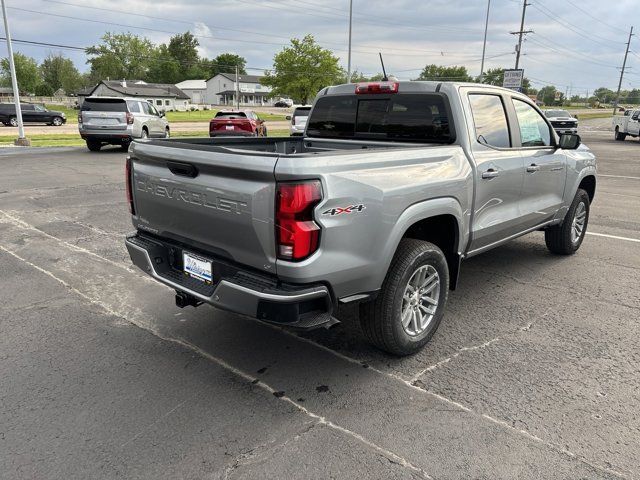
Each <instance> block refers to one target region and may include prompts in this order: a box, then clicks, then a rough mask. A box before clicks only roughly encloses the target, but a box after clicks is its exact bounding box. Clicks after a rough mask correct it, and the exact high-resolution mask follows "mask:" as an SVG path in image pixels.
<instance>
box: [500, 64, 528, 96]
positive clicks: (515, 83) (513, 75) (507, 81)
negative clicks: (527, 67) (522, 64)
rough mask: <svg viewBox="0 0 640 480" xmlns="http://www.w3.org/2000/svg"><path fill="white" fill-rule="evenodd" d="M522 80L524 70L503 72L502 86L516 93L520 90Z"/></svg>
mask: <svg viewBox="0 0 640 480" xmlns="http://www.w3.org/2000/svg"><path fill="white" fill-rule="evenodd" d="M523 78H524V70H522V69H518V70H505V71H504V80H503V81H502V86H503V87H505V88H511V89H512V90H517V91H518V92H519V91H521V90H522V79H523Z"/></svg>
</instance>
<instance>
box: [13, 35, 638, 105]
mask: <svg viewBox="0 0 640 480" xmlns="http://www.w3.org/2000/svg"><path fill="white" fill-rule="evenodd" d="M199 46H200V45H199V42H198V39H197V38H196V37H195V36H194V35H193V34H192V33H190V32H185V33H182V34H177V35H174V36H172V37H171V38H170V39H169V42H168V43H161V44H154V43H153V42H151V41H150V40H149V39H148V38H146V37H142V36H138V35H134V34H132V33H110V32H107V33H105V34H104V35H103V37H102V41H101V42H100V43H99V44H98V45H93V46H91V47H89V48H87V49H86V54H87V64H88V65H89V71H88V72H87V73H85V74H81V73H80V72H79V71H78V70H77V69H76V67H75V65H74V64H73V62H72V61H71V60H70V59H69V58H66V57H65V56H64V55H63V54H62V53H50V54H49V55H48V56H47V58H46V59H45V60H44V61H43V62H42V63H41V64H38V63H37V62H36V60H34V59H33V58H30V57H27V56H25V55H23V54H21V53H16V54H15V63H16V73H17V77H18V83H19V85H20V90H21V93H30V94H37V95H42V96H50V95H52V94H53V93H54V92H55V91H57V90H58V89H62V90H64V91H65V92H66V93H74V92H76V91H77V90H78V89H80V88H82V87H87V86H93V85H96V84H97V83H98V82H100V81H101V80H106V79H111V80H120V79H131V80H134V79H135V80H144V81H146V82H149V83H169V84H175V83H179V82H181V81H183V80H189V79H201V78H204V79H207V78H210V77H213V76H215V75H217V74H218V73H221V72H227V73H234V72H235V69H236V67H238V71H239V72H240V73H241V74H245V75H246V73H247V72H246V64H247V62H246V60H245V59H244V58H243V57H242V56H240V55H237V54H234V53H221V54H219V55H218V56H216V57H214V58H204V57H202V56H200V54H199V52H198V47H199ZM339 62H340V59H339V58H338V57H337V56H335V55H334V54H333V52H332V51H331V50H328V49H325V48H322V47H321V46H320V45H318V44H317V43H316V41H315V39H314V37H313V36H312V35H307V36H305V37H304V38H302V39H298V38H292V39H291V42H290V44H289V45H288V46H285V47H284V48H283V49H282V50H281V51H279V52H278V53H276V54H275V56H274V58H273V68H271V69H269V70H267V71H265V72H264V75H265V76H264V78H263V79H262V83H263V84H264V85H267V86H270V87H271V89H272V91H273V95H274V96H282V97H291V98H292V99H294V100H295V101H296V102H300V103H309V102H310V101H311V100H312V99H313V98H314V96H315V95H316V93H317V92H318V91H320V90H321V89H322V88H323V87H326V86H328V85H335V84H338V83H344V82H346V81H348V80H347V72H345V70H344V69H343V68H342V67H340V64H339ZM382 78H383V75H382V73H377V74H375V75H373V76H366V75H364V74H363V73H361V72H358V71H354V72H352V74H351V81H352V82H364V81H376V80H382ZM503 78H504V69H503V68H493V69H489V70H487V71H486V72H485V73H484V74H483V75H481V76H478V77H474V76H472V75H470V74H469V72H468V70H467V68H466V67H464V66H457V65H454V66H440V65H436V64H430V65H426V66H425V67H424V69H423V70H422V71H421V72H420V74H419V76H418V77H417V78H416V79H415V80H440V81H457V82H475V83H484V84H488V85H497V86H501V85H502V82H503ZM0 84H1V85H2V86H10V85H11V81H10V75H9V62H8V61H7V59H6V58H5V59H2V60H1V61H0ZM522 87H523V92H524V93H526V94H529V95H537V98H538V100H539V101H541V102H543V103H544V104H545V105H562V104H564V103H566V102H568V101H569V102H575V103H578V102H580V103H589V104H592V105H596V104H601V103H605V104H608V103H612V102H613V101H614V100H615V92H613V91H611V90H609V89H607V88H604V87H601V88H598V89H596V90H595V91H594V92H593V94H592V95H590V96H589V98H586V96H585V97H580V96H577V95H574V96H572V97H571V98H570V99H565V98H564V94H563V93H562V92H560V91H558V89H557V88H556V87H555V86H553V85H547V86H545V87H542V88H541V89H539V90H537V89H535V88H533V87H532V86H531V82H530V80H529V79H528V78H524V80H523V85H522ZM620 103H622V104H640V90H639V89H633V90H628V91H627V90H625V91H622V92H621V100H620Z"/></svg>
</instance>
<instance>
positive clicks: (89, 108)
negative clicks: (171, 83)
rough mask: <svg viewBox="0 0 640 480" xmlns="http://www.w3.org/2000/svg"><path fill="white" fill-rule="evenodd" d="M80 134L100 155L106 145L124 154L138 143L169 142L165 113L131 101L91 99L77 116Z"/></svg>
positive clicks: (84, 104)
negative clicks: (121, 150)
mask: <svg viewBox="0 0 640 480" xmlns="http://www.w3.org/2000/svg"><path fill="white" fill-rule="evenodd" d="M78 130H79V131H80V136H81V137H82V138H83V139H84V140H85V141H86V142H87V148H88V149H89V150H91V151H92V152H97V151H98V150H100V149H101V148H102V146H103V145H120V146H121V147H122V148H123V149H124V150H127V149H128V148H129V144H130V143H131V142H132V141H133V140H135V139H145V138H149V137H153V138H169V134H170V129H169V122H168V121H167V119H166V118H164V112H158V110H156V107H154V106H153V105H151V104H150V103H149V102H147V101H146V100H140V99H138V98H129V97H124V98H123V97H88V98H86V99H85V101H84V102H83V103H82V107H81V108H80V113H79V114H78Z"/></svg>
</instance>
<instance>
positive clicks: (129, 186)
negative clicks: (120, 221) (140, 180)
mask: <svg viewBox="0 0 640 480" xmlns="http://www.w3.org/2000/svg"><path fill="white" fill-rule="evenodd" d="M124 172H125V173H124V174H125V185H126V186H125V190H126V192H127V204H128V205H129V213H130V214H131V215H135V214H136V210H135V208H134V207H133V192H132V190H133V177H132V176H131V157H127V160H126V163H125V167H124Z"/></svg>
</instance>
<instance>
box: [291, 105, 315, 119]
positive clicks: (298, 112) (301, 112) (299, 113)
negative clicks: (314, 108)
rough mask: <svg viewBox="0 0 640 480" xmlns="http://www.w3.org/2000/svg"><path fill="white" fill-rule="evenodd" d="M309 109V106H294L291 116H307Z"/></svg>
mask: <svg viewBox="0 0 640 480" xmlns="http://www.w3.org/2000/svg"><path fill="white" fill-rule="evenodd" d="M310 111H311V107H307V108H296V109H295V110H294V111H293V116H294V117H308V116H309V112H310Z"/></svg>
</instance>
